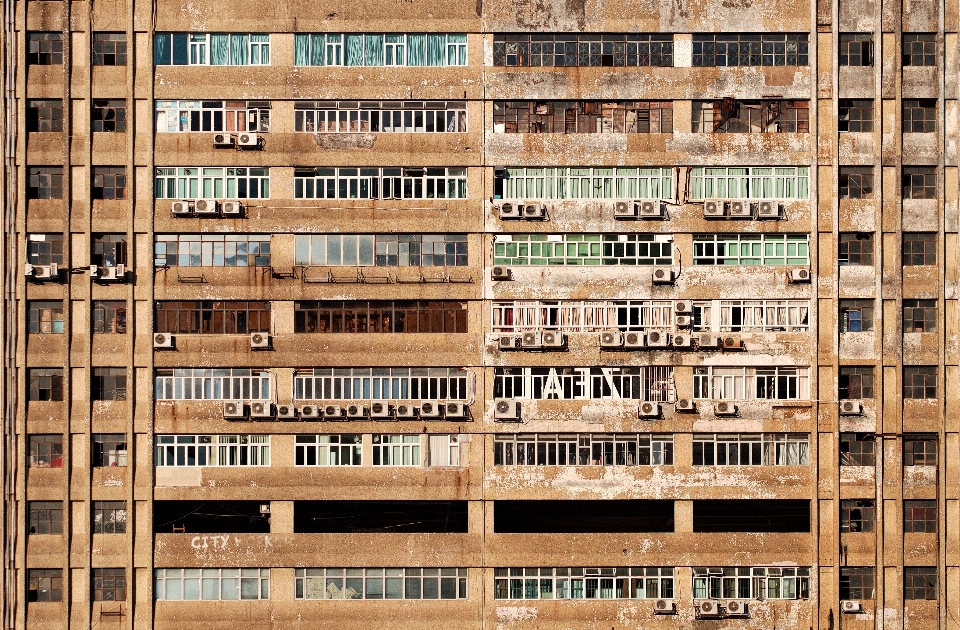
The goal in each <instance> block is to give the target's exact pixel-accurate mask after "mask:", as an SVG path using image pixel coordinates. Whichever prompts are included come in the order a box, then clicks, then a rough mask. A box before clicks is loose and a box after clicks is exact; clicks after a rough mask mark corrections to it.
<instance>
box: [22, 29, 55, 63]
mask: <svg viewBox="0 0 960 630" xmlns="http://www.w3.org/2000/svg"><path fill="white" fill-rule="evenodd" d="M27 65H29V66H62V65H63V35H62V34H61V33H28V34H27Z"/></svg>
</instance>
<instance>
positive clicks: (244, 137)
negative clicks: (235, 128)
mask: <svg viewBox="0 0 960 630" xmlns="http://www.w3.org/2000/svg"><path fill="white" fill-rule="evenodd" d="M259 145H260V136H258V135H257V134H255V133H250V132H246V133H241V134H237V146H238V147H256V146H259Z"/></svg>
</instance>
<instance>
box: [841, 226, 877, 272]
mask: <svg viewBox="0 0 960 630" xmlns="http://www.w3.org/2000/svg"><path fill="white" fill-rule="evenodd" d="M840 265H841V266H843V265H866V266H869V265H873V234H872V233H868V232H855V233H851V232H847V233H842V234H840Z"/></svg>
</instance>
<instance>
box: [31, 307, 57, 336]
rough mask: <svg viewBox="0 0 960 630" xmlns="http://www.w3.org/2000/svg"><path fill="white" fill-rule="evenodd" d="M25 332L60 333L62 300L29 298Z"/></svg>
mask: <svg viewBox="0 0 960 630" xmlns="http://www.w3.org/2000/svg"><path fill="white" fill-rule="evenodd" d="M27 332H28V333H40V334H54V333H62V332H63V300H50V301H41V300H31V301H29V302H27Z"/></svg>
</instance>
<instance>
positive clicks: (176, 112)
mask: <svg viewBox="0 0 960 630" xmlns="http://www.w3.org/2000/svg"><path fill="white" fill-rule="evenodd" d="M270 106H271V103H270V101H157V103H156V117H157V132H160V133H164V132H166V133H172V132H191V131H256V132H260V133H266V132H268V131H270Z"/></svg>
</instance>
